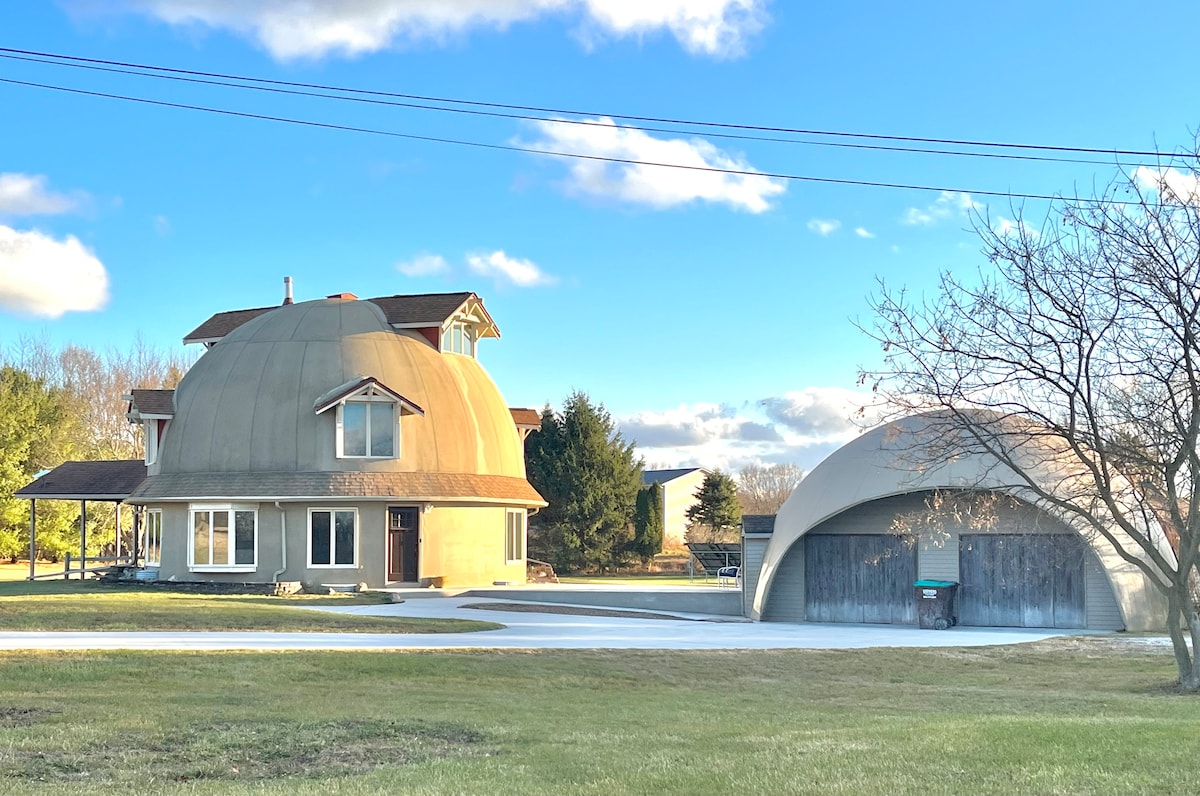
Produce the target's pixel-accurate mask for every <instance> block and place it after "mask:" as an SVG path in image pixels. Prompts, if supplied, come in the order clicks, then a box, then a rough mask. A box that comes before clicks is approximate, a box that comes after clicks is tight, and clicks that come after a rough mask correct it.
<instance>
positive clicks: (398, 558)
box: [387, 506, 420, 583]
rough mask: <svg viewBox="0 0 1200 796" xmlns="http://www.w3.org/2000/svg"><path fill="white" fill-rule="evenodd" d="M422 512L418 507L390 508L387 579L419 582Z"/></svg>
mask: <svg viewBox="0 0 1200 796" xmlns="http://www.w3.org/2000/svg"><path fill="white" fill-rule="evenodd" d="M419 516H420V512H418V511H417V508H416V506H389V507H388V551H387V553H388V554H387V562H388V566H387V570H388V571H387V579H388V580H389V581H400V582H403V583H416V582H417V571H418V570H417V551H418V550H419V545H418V539H419V535H418V528H417V522H418V517H419Z"/></svg>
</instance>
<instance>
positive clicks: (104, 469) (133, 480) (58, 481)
mask: <svg viewBox="0 0 1200 796" xmlns="http://www.w3.org/2000/svg"><path fill="white" fill-rule="evenodd" d="M144 480H146V463H145V462H143V461H142V460H141V459H133V460H120V461H100V462H63V463H62V464H60V465H59V466H58V467H55V468H54V469H53V470H51V471H50V472H48V473H46V474H45V475H43V476H41V477H40V478H38V479H37V480H35V481H34V482H33V483H31V484H29V486H26V487H24V488H23V489H19V490H17V491H16V492H14V493H13V497H19V498H38V499H42V498H45V499H48V500H111V501H121V500H124V499H125V498H127V497H129V496H130V495H132V494H133V492H134V490H135V489H137V488H138V486H140V485H141V483H142V481H144Z"/></svg>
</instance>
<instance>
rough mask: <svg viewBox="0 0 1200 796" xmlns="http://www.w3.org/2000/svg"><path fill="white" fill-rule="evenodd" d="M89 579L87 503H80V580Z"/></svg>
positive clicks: (84, 501) (82, 501) (83, 501)
mask: <svg viewBox="0 0 1200 796" xmlns="http://www.w3.org/2000/svg"><path fill="white" fill-rule="evenodd" d="M86 577H87V501H86V500H81V501H79V579H80V580H83V579H84V578H86Z"/></svg>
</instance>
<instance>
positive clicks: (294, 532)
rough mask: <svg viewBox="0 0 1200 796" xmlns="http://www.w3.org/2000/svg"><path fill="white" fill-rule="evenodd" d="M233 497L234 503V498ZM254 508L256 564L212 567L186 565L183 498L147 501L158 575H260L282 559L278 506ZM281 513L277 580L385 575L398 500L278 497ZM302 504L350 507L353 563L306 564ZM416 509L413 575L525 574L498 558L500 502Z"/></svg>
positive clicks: (455, 582)
mask: <svg viewBox="0 0 1200 796" xmlns="http://www.w3.org/2000/svg"><path fill="white" fill-rule="evenodd" d="M239 505H241V504H239ZM255 505H257V508H258V540H257V541H258V557H257V564H258V566H257V568H256V569H255V570H254V571H252V572H212V571H203V572H199V571H195V572H194V571H192V570H189V569H188V565H187V555H188V544H189V540H190V536H189V533H188V521H189V516H190V515H189V506H188V504H186V503H167V504H152V505H150V506H148V507H147V508H151V509H161V510H162V517H163V521H162V534H163V542H162V564H161V566H160V567H159V578H160V579H164V580H165V579H171V578H174V579H175V580H179V581H215V582H225V583H266V582H270V581H271V580H272V576H273V573H274V572H275V571H276V570H278V569H279V568H280V567H281V565H282V556H281V549H282V545H281V532H280V528H281V522H280V520H281V514H280V512H279V510H278V509H276V508H275V506H274V504H273V503H260V504H249V505H248V506H247V507H254V506H255ZM281 505H282V506H283V508H284V510H285V512H286V518H287V567H286V569H285V570H284V572H283V573H281V574H280V575H279V576H278V580H281V581H301V582H303V583H306V584H322V583H339V584H341V583H360V582H365V583H367V584H368V585H370V586H383V585H384V584H385V582H386V577H387V573H386V565H387V536H386V533H385V528H386V525H387V508H388V506H397V505H399V506H402V505H406V504H405V503H403V502H402V501H399V502H397V501H392V502H384V501H368V502H357V503H354V502H345V501H336V502H335V501H322V502H317V503H283V504H281ZM309 508H333V509H350V508H353V509H357V510H358V540H357V541H358V549H357V551H356V561H357V563H356V565H355V566H353V567H316V568H310V567H309V566H308V517H309ZM418 517H419V520H418V522H419V528H420V536H419V538H420V543H419V553H418V577H421V578H429V577H441V578H442V579H443V585H445V586H461V585H475V586H477V585H481V584H491V583H493V582H496V581H506V582H511V583H524V582H525V564H524V562H516V563H512V564H510V563H507V562H505V560H504V534H505V509H504V508H503V507H495V506H434V507H433V508H432V509H431V510H430V511H429V512H426V513H421V514H419V515H418Z"/></svg>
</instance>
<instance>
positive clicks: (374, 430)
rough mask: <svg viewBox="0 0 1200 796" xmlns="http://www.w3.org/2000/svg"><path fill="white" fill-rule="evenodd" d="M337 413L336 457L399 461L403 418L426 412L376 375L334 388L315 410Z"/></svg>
mask: <svg viewBox="0 0 1200 796" xmlns="http://www.w3.org/2000/svg"><path fill="white" fill-rule="evenodd" d="M330 409H336V410H337V411H336V412H335V414H334V417H335V421H334V434H335V437H334V455H335V456H336V457H337V458H339V459H396V458H399V456H400V417H401V415H406V414H407V415H420V416H424V414H425V410H424V409H422V408H421V407H419V406H417V405H416V404H415V403H413V402H412V401H410V400H408V399H407V398H405V397H404V396H403V395H401V394H400V393H398V392H396V391H395V390H393V389H391V388H390V387H388V386H387V385H385V384H384V383H383V382H381V381H379V379H377V378H375V377H373V376H362V377H359V378H356V379H352V380H350V381H348V382H346V383H345V384H340V385H338V386H337V387H334V388H333V389H332V390H330V391H329V392H327V393H325V394H324V395H322V396H321V397H320V398H318V399H317V400H316V402H315V403H314V404H313V410H314V411H315V412H316V413H317V414H318V415H320V414H323V413H325V412H327V411H329V410H330Z"/></svg>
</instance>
